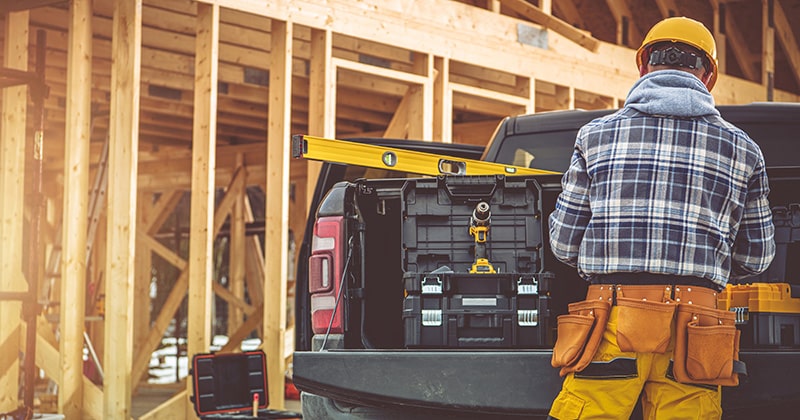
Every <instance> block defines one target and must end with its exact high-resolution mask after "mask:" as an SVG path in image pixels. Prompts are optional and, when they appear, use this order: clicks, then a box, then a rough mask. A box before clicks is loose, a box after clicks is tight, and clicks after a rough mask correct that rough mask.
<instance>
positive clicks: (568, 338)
mask: <svg viewBox="0 0 800 420" xmlns="http://www.w3.org/2000/svg"><path fill="white" fill-rule="evenodd" d="M568 309H569V314H567V315H561V316H559V317H558V338H557V339H556V344H555V346H554V347H553V358H552V359H551V361H550V363H551V364H552V365H553V367H560V368H561V371H560V372H559V374H560V375H561V376H566V375H567V374H568V373H570V372H579V371H581V370H583V369H584V368H585V367H586V366H588V365H589V363H590V362H591V361H592V358H593V357H594V354H595V352H596V351H597V348H598V347H599V346H600V342H601V341H602V339H603V332H604V331H605V329H606V323H608V313H609V310H610V309H611V305H610V304H609V303H608V302H606V301H603V300H584V301H581V302H576V303H571V304H570V305H569V307H568Z"/></svg>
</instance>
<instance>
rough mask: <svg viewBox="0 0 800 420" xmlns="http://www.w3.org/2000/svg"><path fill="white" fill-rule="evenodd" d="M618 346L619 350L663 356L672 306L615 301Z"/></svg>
mask: <svg viewBox="0 0 800 420" xmlns="http://www.w3.org/2000/svg"><path fill="white" fill-rule="evenodd" d="M617 306H618V307H619V316H618V317H617V344H618V345H619V348H620V350H622V351H625V352H639V353H664V352H665V351H667V346H668V345H669V339H670V336H671V334H672V330H671V327H672V317H673V315H674V314H675V306H676V305H675V304H674V303H663V302H655V301H648V300H641V299H631V298H625V297H617Z"/></svg>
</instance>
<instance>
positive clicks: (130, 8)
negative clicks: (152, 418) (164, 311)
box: [103, 0, 142, 419]
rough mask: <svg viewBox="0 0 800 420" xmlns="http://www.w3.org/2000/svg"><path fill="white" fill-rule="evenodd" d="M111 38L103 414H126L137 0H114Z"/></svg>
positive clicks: (137, 86) (135, 157)
mask: <svg viewBox="0 0 800 420" xmlns="http://www.w3.org/2000/svg"><path fill="white" fill-rule="evenodd" d="M112 35H113V37H112V40H111V55H112V62H113V64H112V67H111V116H110V121H109V125H110V127H109V129H110V140H109V141H110V142H109V154H108V165H109V166H108V168H109V171H108V173H109V179H108V201H107V205H108V207H107V212H106V214H107V238H106V240H107V246H106V268H105V283H106V287H105V292H106V293H105V296H106V301H105V306H106V309H105V323H106V325H105V337H104V340H105V354H104V357H103V359H104V368H105V380H104V382H103V391H104V394H103V397H104V404H103V417H104V418H108V419H127V418H128V417H130V415H131V361H132V358H133V305H132V302H133V283H134V258H135V254H136V180H137V176H136V173H137V165H138V150H139V91H140V85H141V83H140V75H141V53H142V0H116V1H115V2H114V20H113V24H112Z"/></svg>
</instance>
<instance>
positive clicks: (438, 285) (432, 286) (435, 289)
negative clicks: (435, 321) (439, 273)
mask: <svg viewBox="0 0 800 420" xmlns="http://www.w3.org/2000/svg"><path fill="white" fill-rule="evenodd" d="M422 294H423V295H441V294H442V279H441V278H439V277H427V276H426V277H423V278H422ZM440 321H441V319H440Z"/></svg>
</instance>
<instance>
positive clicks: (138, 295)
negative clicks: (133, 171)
mask: <svg viewBox="0 0 800 420" xmlns="http://www.w3.org/2000/svg"><path fill="white" fill-rule="evenodd" d="M136 202H137V204H138V207H139V209H138V212H137V217H138V220H137V221H136V226H137V227H138V229H137V234H136V269H135V270H134V271H135V273H136V281H135V283H134V285H133V299H134V301H133V302H134V303H133V311H134V317H133V343H134V347H133V354H137V353H139V351H140V350H141V346H142V343H143V342H144V338H145V337H147V334H148V333H149V331H150V303H151V301H150V285H151V281H152V279H153V253H152V252H150V250H149V249H148V248H147V247H146V246H144V244H142V242H141V241H140V240H139V238H140V237H141V236H142V235H146V232H147V229H146V228H145V225H147V224H148V223H149V222H150V220H153V218H154V217H155V216H154V215H153V210H154V209H155V204H154V203H153V193H152V192H151V191H141V190H140V192H139V195H138V197H137V199H136ZM138 385H139V383H134V384H132V386H133V390H134V391H133V392H134V393H135V392H136V389H138Z"/></svg>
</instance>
